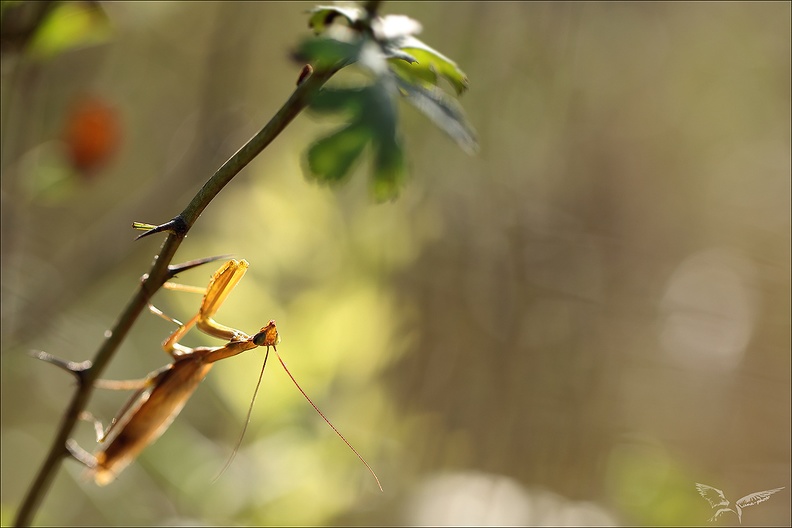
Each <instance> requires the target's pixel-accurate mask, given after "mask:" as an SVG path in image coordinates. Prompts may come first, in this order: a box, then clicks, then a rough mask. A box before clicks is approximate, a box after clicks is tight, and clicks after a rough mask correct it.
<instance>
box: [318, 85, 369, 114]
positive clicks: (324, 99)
mask: <svg viewBox="0 0 792 528" xmlns="http://www.w3.org/2000/svg"><path fill="white" fill-rule="evenodd" d="M368 89H369V88H366V87H364V88H327V87H325V88H322V89H321V90H320V91H319V93H318V94H316V96H315V97H314V98H313V99H312V100H311V105H310V107H309V108H310V109H311V110H313V111H316V112H318V113H323V114H327V113H339V112H348V113H351V114H352V115H355V116H357V115H358V114H360V111H361V104H362V103H361V102H362V101H363V98H364V93H365V91H366V90H368Z"/></svg>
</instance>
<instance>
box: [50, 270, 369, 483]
mask: <svg viewBox="0 0 792 528" xmlns="http://www.w3.org/2000/svg"><path fill="white" fill-rule="evenodd" d="M248 266H249V264H248V262H247V261H246V260H244V259H241V260H235V259H231V260H228V261H227V262H225V263H224V264H223V265H222V266H220V268H219V269H218V270H217V271H216V272H215V273H214V274H213V275H212V278H211V280H210V281H209V285H208V286H207V287H206V290H205V293H204V296H203V300H202V302H201V306H200V309H199V310H198V313H197V314H196V315H195V316H194V317H192V319H190V320H189V321H187V322H186V323H183V324H182V323H179V322H178V321H176V320H174V319H171V318H169V317H168V316H166V315H164V314H163V313H162V312H161V311H159V310H158V309H157V308H155V307H154V306H152V305H149V308H150V309H151V311H152V312H154V313H156V314H158V315H160V316H163V317H165V318H166V319H168V320H170V321H173V322H175V323H177V324H179V328H178V329H176V330H175V331H174V332H173V333H172V334H171V335H170V336H169V337H168V338H167V339H166V340H165V341H164V342H163V343H162V347H163V348H164V349H165V352H167V353H168V354H170V356H171V357H172V359H173V362H172V363H170V364H168V365H165V366H164V367H162V368H160V369H158V370H155V371H154V372H151V373H150V374H149V375H148V376H146V377H145V378H143V379H140V380H99V381H97V382H96V385H95V386H96V387H97V388H105V389H114V390H135V391H136V392H135V393H134V394H133V395H132V397H131V398H130V399H129V401H128V402H127V403H126V404H125V405H124V406H123V407H122V408H121V410H120V411H119V413H118V415H117V416H116V418H114V419H113V421H112V422H111V424H110V426H109V427H108V429H107V431H106V432H102V426H101V424H99V423H98V422H94V423H95V427H96V432H97V441H98V442H99V444H100V446H99V448H98V449H97V451H96V452H95V453H94V454H90V453H88V452H87V451H85V450H83V449H82V448H81V447H79V446H78V445H77V444H76V442H74V441H73V440H70V441H69V442H67V446H66V447H67V448H68V450H69V452H70V453H71V455H72V456H73V457H74V458H76V459H77V460H78V461H80V462H82V463H83V464H85V465H86V466H87V467H88V468H89V474H90V475H91V476H92V477H93V479H94V481H95V482H96V484H98V485H100V486H104V485H106V484H109V483H111V482H112V481H113V480H115V478H116V477H117V476H118V475H119V473H121V472H122V471H123V470H124V468H126V467H127V466H128V465H129V464H130V463H132V462H133V461H134V460H135V459H136V458H137V456H138V455H139V454H140V453H141V452H142V451H143V449H145V448H146V447H147V446H148V445H149V444H151V443H152V442H154V441H155V440H157V439H158V438H159V437H160V436H161V435H162V434H163V433H164V432H165V431H166V430H167V429H168V427H169V426H170V424H171V423H172V422H173V420H174V419H175V418H176V417H177V416H178V415H179V412H181V410H182V408H183V407H184V405H185V404H186V403H187V400H189V399H190V396H192V394H193V392H194V391H195V389H196V388H198V384H199V383H200V382H201V381H202V380H203V379H204V378H205V377H206V375H207V374H208V373H209V371H210V370H211V369H212V366H213V365H214V363H216V362H217V361H220V360H222V359H227V358H230V357H233V356H236V355H238V354H241V353H243V352H246V351H248V350H251V349H254V348H257V347H260V346H265V347H267V352H266V355H265V357H264V366H266V364H267V357H269V349H270V347H272V348H273V350H274V351H275V354H276V355H277V356H278V360H279V361H280V363H281V365H282V366H283V368H284V370H285V371H286V373H287V374H288V375H289V377H290V378H291V380H292V381H293V382H294V384H295V385H296V386H297V388H298V389H299V390H300V392H301V393H302V395H303V396H304V397H305V398H306V399H307V400H308V402H309V403H310V404H311V405H312V406H313V408H314V409H315V410H316V412H318V413H319V415H320V416H321V417H322V418H323V419H324V420H325V421H326V422H327V424H328V425H330V427H331V428H332V429H333V431H335V433H336V434H337V435H338V436H339V437H340V438H341V439H342V440H343V441H344V443H345V444H346V445H347V446H348V447H349V448H350V449H351V450H352V452H353V453H355V455H357V457H358V458H359V459H360V461H361V462H363V464H364V465H365V466H366V468H367V469H368V470H369V472H370V473H371V474H372V475H373V476H374V479H375V480H376V481H377V486H378V487H379V489H380V491H382V485H381V484H380V481H379V478H377V475H376V473H374V470H373V469H371V466H369V465H368V463H367V462H366V461H365V460H364V459H363V457H362V456H361V455H360V454H359V453H358V452H357V451H356V450H355V448H354V447H352V445H351V444H350V443H349V442H348V441H347V439H346V438H344V436H343V435H342V434H341V433H340V432H339V431H338V429H336V428H335V426H333V424H332V423H330V420H328V419H327V417H326V416H325V415H324V414H323V413H322V411H320V410H319V408H318V407H317V406H316V405H314V403H313V402H312V401H311V399H310V398H309V397H308V395H307V394H306V393H305V391H303V389H302V388H301V387H300V385H299V384H298V383H297V381H296V380H295V379H294V376H292V374H291V372H289V369H288V368H287V367H286V364H285V363H284V362H283V359H281V357H280V355H279V354H278V351H277V345H278V343H280V336H279V335H278V330H277V327H276V326H275V321H274V320H271V321H269V323H267V325H266V326H264V327H262V328H261V329H260V330H259V331H258V332H257V333H255V334H254V335H252V336H251V335H247V334H245V333H244V332H242V331H240V330H236V329H234V328H230V327H228V326H225V325H222V324H220V323H218V322H217V321H215V320H214V318H213V317H214V315H215V313H216V312H217V310H218V309H219V308H220V306H221V305H222V304H223V302H225V300H226V298H227V297H228V295H229V294H230V293H231V290H233V288H234V287H235V286H236V285H237V283H239V281H240V280H241V279H242V277H243V276H244V275H245V272H246V271H247V269H248ZM166 287H168V288H169V289H175V290H184V291H201V290H200V289H196V288H191V287H189V286H183V285H179V284H172V283H166ZM193 326H196V327H197V328H198V329H199V330H201V331H203V332H204V333H206V334H209V335H211V336H213V337H217V338H220V339H224V340H227V341H228V343H226V344H225V345H224V346H216V347H195V348H189V347H186V346H184V345H181V344H179V340H180V339H181V338H182V337H183V336H184V334H186V333H187V332H188V331H189V330H190V329H191V328H192V327H193ZM45 356H49V355H48V354H43V355H40V356H39V357H40V359H45V360H48V361H50V362H53V363H56V364H57V361H53V360H52V359H50V358H51V356H49V357H45ZM261 372H262V374H263V373H264V367H262V371H261ZM260 382H261V377H259V383H260ZM256 391H258V385H257V386H256ZM254 399H255V393H254ZM251 409H252V402H251ZM249 416H250V414H249V413H248V418H249ZM246 425H247V424H246ZM243 434H244V431H243ZM240 441H241V438H240ZM232 457H233V455H232ZM230 462H231V459H229V461H228V463H230ZM227 465H228V464H227ZM227 465H226V467H227ZM224 469H225V468H224Z"/></svg>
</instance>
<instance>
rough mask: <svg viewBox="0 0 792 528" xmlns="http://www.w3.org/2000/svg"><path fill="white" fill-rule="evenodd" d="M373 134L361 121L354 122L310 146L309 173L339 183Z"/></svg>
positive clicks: (324, 180)
mask: <svg viewBox="0 0 792 528" xmlns="http://www.w3.org/2000/svg"><path fill="white" fill-rule="evenodd" d="M370 137H371V135H370V133H369V131H368V130H366V128H365V127H364V126H362V125H361V124H360V123H359V122H353V123H352V124H350V125H349V126H346V127H344V128H342V129H340V130H337V131H335V132H333V133H332V134H330V135H329V136H326V137H324V138H322V139H320V140H318V141H316V142H314V143H313V144H312V145H311V146H310V147H309V148H308V155H307V159H308V168H309V169H310V172H309V174H310V175H311V176H313V177H314V178H315V179H316V180H318V181H320V182H323V183H331V184H332V183H338V182H341V181H342V180H344V178H345V177H346V176H347V175H348V174H349V172H350V170H351V169H352V167H353V165H354V163H355V161H356V160H357V159H358V158H359V157H360V154H361V153H362V152H363V149H364V148H365V147H366V144H367V143H368V142H369V139H370Z"/></svg>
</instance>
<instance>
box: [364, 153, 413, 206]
mask: <svg viewBox="0 0 792 528" xmlns="http://www.w3.org/2000/svg"><path fill="white" fill-rule="evenodd" d="M406 176H407V168H406V164H405V162H404V149H403V148H402V146H401V142H400V141H398V139H397V138H395V137H393V138H390V139H389V140H386V141H375V142H374V179H373V181H372V182H371V191H372V194H373V195H374V199H375V200H376V201H378V202H384V201H387V200H394V199H396V198H397V197H398V196H399V191H401V188H402V187H403V186H404V181H405V179H406Z"/></svg>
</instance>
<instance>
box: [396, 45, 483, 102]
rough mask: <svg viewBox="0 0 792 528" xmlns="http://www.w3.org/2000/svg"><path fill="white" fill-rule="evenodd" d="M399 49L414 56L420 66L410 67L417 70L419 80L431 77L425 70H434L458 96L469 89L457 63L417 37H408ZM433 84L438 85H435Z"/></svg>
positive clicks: (415, 73)
mask: <svg viewBox="0 0 792 528" xmlns="http://www.w3.org/2000/svg"><path fill="white" fill-rule="evenodd" d="M399 49H401V50H402V51H404V52H406V53H408V54H410V55H412V56H413V57H415V59H416V60H417V61H418V64H411V65H410V66H409V67H410V68H412V69H415V70H416V71H415V72H414V75H416V76H418V77H419V78H426V77H430V76H431V75H429V74H427V73H426V72H425V71H423V70H430V69H431V70H434V73H436V74H437V75H440V76H441V77H443V78H445V79H446V80H447V81H448V82H450V83H451V85H452V86H453V87H454V90H455V91H456V93H457V95H461V94H462V93H464V91H465V90H467V89H468V85H469V82H468V78H467V75H465V72H463V71H462V70H461V69H460V68H459V66H457V64H456V62H454V61H452V60H451V59H449V58H448V57H446V56H445V55H443V54H442V53H440V52H439V51H437V50H435V49H434V48H431V47H429V46H427V45H426V44H424V43H423V42H421V41H420V40H418V39H417V38H415V37H406V38H405V39H403V41H402V42H400V43H399ZM433 84H436V82H435V83H433Z"/></svg>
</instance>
